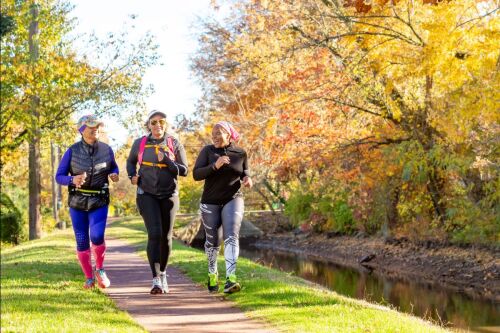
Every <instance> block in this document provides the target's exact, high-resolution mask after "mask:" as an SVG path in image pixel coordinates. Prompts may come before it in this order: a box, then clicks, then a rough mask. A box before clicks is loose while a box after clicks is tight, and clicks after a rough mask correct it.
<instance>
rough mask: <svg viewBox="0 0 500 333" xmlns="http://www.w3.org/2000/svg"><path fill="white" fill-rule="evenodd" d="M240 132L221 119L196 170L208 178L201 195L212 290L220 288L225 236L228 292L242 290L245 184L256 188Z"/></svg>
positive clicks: (197, 176) (197, 174) (196, 174)
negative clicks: (238, 277) (238, 267)
mask: <svg viewBox="0 0 500 333" xmlns="http://www.w3.org/2000/svg"><path fill="white" fill-rule="evenodd" d="M238 138H239V134H238V132H237V131H236V130H235V129H234V127H233V126H232V125H231V124H230V123H228V122H226V121H221V122H218V123H217V124H216V125H215V126H214V128H213V130H212V141H213V144H212V145H207V146H205V147H204V148H203V149H202V150H201V152H200V154H199V156H198V158H197V159H196V163H195V166H194V169H193V177H194V179H195V180H205V186H204V188H203V195H202V197H201V205H200V210H201V217H202V221H203V227H204V228H205V235H206V241H205V253H206V254H207V258H208V290H209V291H210V292H216V291H218V289H219V287H218V274H217V254H218V253H219V249H220V242H221V238H223V239H224V258H225V262H226V284H225V285H224V292H225V293H234V292H237V291H240V289H241V287H240V284H239V283H238V282H237V281H236V261H237V260H238V255H239V232H240V227H241V222H242V220H243V212H244V208H245V205H244V201H243V194H242V192H241V190H240V188H241V185H243V186H246V187H252V179H251V178H250V172H249V170H248V159H247V153H246V152H245V150H243V149H242V148H240V147H238V146H236V145H235V144H234V141H236V140H238Z"/></svg>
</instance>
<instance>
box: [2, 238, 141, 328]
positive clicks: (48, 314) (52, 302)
mask: <svg viewBox="0 0 500 333" xmlns="http://www.w3.org/2000/svg"><path fill="white" fill-rule="evenodd" d="M1 259H2V265H1V268H2V270H1V313H2V316H1V327H2V332H5V333H7V332H85V333H87V332H145V331H144V329H142V327H141V326H139V325H138V324H137V323H135V322H134V321H133V320H132V318H131V317H130V316H129V315H128V314H127V313H125V312H122V311H120V310H118V309H117V307H116V306H115V304H114V303H113V301H111V300H110V299H109V298H107V297H106V295H104V294H103V293H102V292H101V291H99V290H97V289H95V290H92V291H89V290H84V289H83V288H82V285H83V282H84V276H83V274H82V272H81V270H80V267H79V266H78V262H77V259H76V254H75V241H74V236H73V234H72V232H71V230H66V231H63V232H55V233H53V234H51V235H49V236H47V237H45V238H43V239H40V240H36V241H31V242H27V243H24V244H21V245H19V246H15V247H4V246H2V256H1Z"/></svg>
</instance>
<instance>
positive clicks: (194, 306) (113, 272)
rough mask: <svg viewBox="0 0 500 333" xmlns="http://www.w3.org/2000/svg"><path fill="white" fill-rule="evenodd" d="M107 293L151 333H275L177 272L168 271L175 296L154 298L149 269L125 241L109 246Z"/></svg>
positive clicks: (107, 253)
mask: <svg viewBox="0 0 500 333" xmlns="http://www.w3.org/2000/svg"><path fill="white" fill-rule="evenodd" d="M106 245H107V251H106V272H107V273H108V276H109V279H110V280H111V287H110V288H108V289H105V290H104V291H105V293H107V294H108V295H109V297H110V298H112V299H113V300H114V301H115V302H116V304H117V305H118V307H119V308H120V309H122V310H125V311H127V312H128V313H130V315H131V316H132V317H133V318H134V319H135V320H136V321H137V322H138V323H139V324H140V325H142V326H143V327H144V328H145V329H146V330H148V331H150V332H167V331H168V332H275V330H273V329H270V328H268V327H266V326H265V325H264V324H263V323H260V322H258V321H256V320H253V319H250V318H248V317H246V316H245V314H244V313H243V312H242V311H241V310H240V309H238V308H236V307H235V306H234V304H233V303H232V302H230V301H228V300H223V299H222V297H221V296H220V295H219V296H217V295H210V294H209V293H208V292H207V291H206V290H205V289H204V288H201V287H200V286H198V285H196V284H195V283H194V282H193V281H191V280H190V279H189V278H188V277H186V276H185V275H184V274H182V273H181V272H180V271H179V270H178V269H176V268H175V267H171V266H169V267H168V268H167V275H168V282H169V288H170V293H168V294H164V295H155V296H153V295H150V294H149V289H150V287H151V273H150V268H149V264H148V263H147V262H146V261H145V260H144V259H142V258H141V257H139V255H138V254H137V253H135V251H134V249H133V248H132V247H131V246H129V245H127V244H125V243H124V242H122V241H119V240H116V239H109V240H107V241H106Z"/></svg>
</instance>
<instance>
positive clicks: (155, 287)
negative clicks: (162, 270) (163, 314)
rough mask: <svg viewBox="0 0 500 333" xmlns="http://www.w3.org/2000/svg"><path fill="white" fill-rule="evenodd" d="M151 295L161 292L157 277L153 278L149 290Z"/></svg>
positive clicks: (159, 281)
mask: <svg viewBox="0 0 500 333" xmlns="http://www.w3.org/2000/svg"><path fill="white" fill-rule="evenodd" d="M150 293H151V295H156V294H163V289H162V287H161V280H160V278H159V277H155V278H153V286H152V287H151V291H150Z"/></svg>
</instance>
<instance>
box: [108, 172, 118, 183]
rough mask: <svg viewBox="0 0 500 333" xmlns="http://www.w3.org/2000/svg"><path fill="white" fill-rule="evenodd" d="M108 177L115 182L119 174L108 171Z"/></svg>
mask: <svg viewBox="0 0 500 333" xmlns="http://www.w3.org/2000/svg"><path fill="white" fill-rule="evenodd" d="M109 178H110V179H111V180H112V181H113V182H115V183H116V182H117V181H118V180H119V179H120V176H118V174H117V173H110V174H109Z"/></svg>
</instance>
